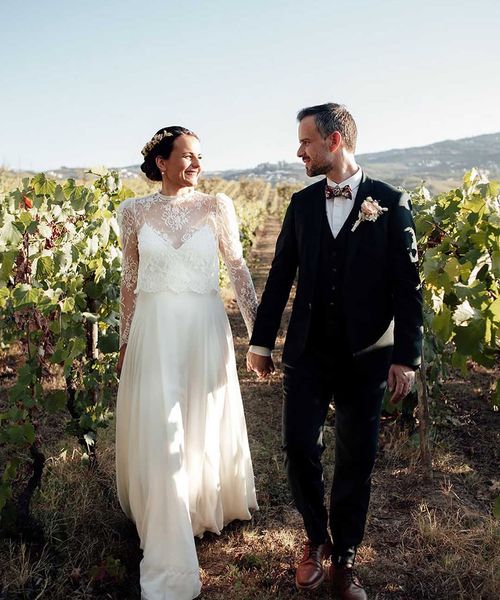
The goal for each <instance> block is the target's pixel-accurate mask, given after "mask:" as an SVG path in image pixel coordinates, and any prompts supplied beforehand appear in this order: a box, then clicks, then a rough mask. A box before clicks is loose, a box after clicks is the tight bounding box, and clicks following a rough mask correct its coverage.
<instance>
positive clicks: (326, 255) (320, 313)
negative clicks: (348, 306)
mask: <svg viewBox="0 0 500 600" xmlns="http://www.w3.org/2000/svg"><path fill="white" fill-rule="evenodd" d="M350 216H351V215H350ZM350 222H351V219H350V218H349V217H348V218H347V220H346V222H345V223H344V225H343V226H342V229H341V230H340V231H339V233H338V235H337V237H335V238H334V237H333V234H332V231H331V229H330V225H329V223H328V218H327V216H326V210H324V211H323V217H322V225H321V242H320V252H319V265H318V272H317V275H316V287H315V290H314V299H313V302H312V309H311V325H310V329H309V338H308V343H307V346H308V347H309V348H310V349H312V350H314V351H319V352H321V354H325V353H326V354H333V349H334V348H336V349H337V350H338V349H339V348H340V347H342V348H347V335H346V331H345V318H344V307H343V305H342V302H343V301H342V293H341V286H342V281H343V279H344V270H345V256H346V246H347V235H348V232H349V227H350Z"/></svg>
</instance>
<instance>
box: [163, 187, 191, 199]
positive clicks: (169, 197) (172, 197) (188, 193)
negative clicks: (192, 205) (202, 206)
mask: <svg viewBox="0 0 500 600" xmlns="http://www.w3.org/2000/svg"><path fill="white" fill-rule="evenodd" d="M194 192H195V189H194V187H193V188H190V189H189V190H188V191H187V192H184V193H182V194H178V195H177V196H167V195H166V194H162V193H161V192H160V191H159V190H158V191H157V192H156V194H155V196H157V197H158V198H159V199H160V200H169V201H172V200H184V199H186V198H190V197H191V196H192V195H193V194H194Z"/></svg>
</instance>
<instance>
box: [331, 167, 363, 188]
mask: <svg viewBox="0 0 500 600" xmlns="http://www.w3.org/2000/svg"><path fill="white" fill-rule="evenodd" d="M362 178H363V171H362V170H361V167H358V170H357V171H356V173H354V175H351V176H350V177H349V178H347V179H345V180H344V181H341V182H340V183H337V182H336V181H332V180H331V179H329V178H328V177H327V178H326V182H327V184H328V185H329V186H331V187H335V186H337V185H338V186H339V187H341V188H343V187H344V186H345V185H350V186H351V190H355V189H357V188H358V187H359V185H360V183H361V179H362Z"/></svg>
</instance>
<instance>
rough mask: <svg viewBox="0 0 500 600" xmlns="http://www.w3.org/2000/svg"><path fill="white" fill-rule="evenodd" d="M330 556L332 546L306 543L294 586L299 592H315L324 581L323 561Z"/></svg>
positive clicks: (327, 543)
mask: <svg viewBox="0 0 500 600" xmlns="http://www.w3.org/2000/svg"><path fill="white" fill-rule="evenodd" d="M331 555H332V545H331V544H330V542H326V543H325V544H313V543H312V542H309V541H308V542H306V544H305V546H304V555H303V556H302V559H301V561H300V562H299V564H298V566H297V572H296V574H295V585H296V586H297V587H298V588H299V590H315V589H316V588H317V587H319V586H320V585H321V584H322V583H323V581H324V579H325V569H324V567H323V561H324V560H327V559H328V558H330V556H331Z"/></svg>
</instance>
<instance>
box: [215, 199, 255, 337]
mask: <svg viewBox="0 0 500 600" xmlns="http://www.w3.org/2000/svg"><path fill="white" fill-rule="evenodd" d="M216 200H217V232H218V239H219V249H220V252H221V254H222V258H223V260H224V262H225V264H226V266H227V270H228V272H229V278H230V279H231V284H232V286H233V289H234V292H235V294H236V300H237V301H238V306H239V307H240V311H241V314H242V316H243V320H244V321H245V325H246V327H247V330H248V335H249V336H250V335H251V334H252V329H253V324H254V321H255V315H256V313H257V295H256V294H255V288H254V286H253V282H252V278H251V277H250V272H249V270H248V267H247V265H246V262H245V259H244V258H243V248H242V246H241V241H240V235H239V230H238V220H237V218H236V212H235V210H234V205H233V202H232V200H231V198H229V197H228V196H226V195H225V194H217V195H216Z"/></svg>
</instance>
